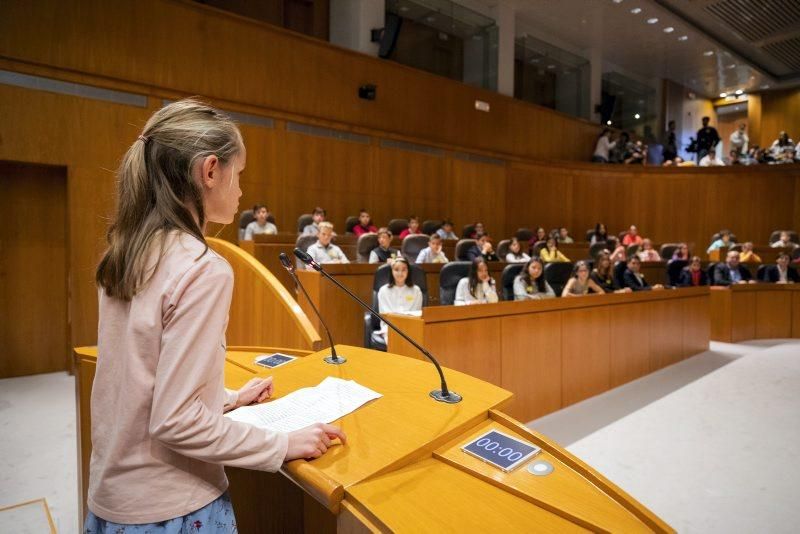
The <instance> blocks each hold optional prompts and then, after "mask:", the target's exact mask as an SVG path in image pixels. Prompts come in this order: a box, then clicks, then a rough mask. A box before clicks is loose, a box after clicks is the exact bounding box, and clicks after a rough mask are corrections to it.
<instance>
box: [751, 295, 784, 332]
mask: <svg viewBox="0 0 800 534" xmlns="http://www.w3.org/2000/svg"><path fill="white" fill-rule="evenodd" d="M781 289H783V288H781ZM754 319H755V338H756V339H776V338H787V337H792V294H791V292H789V291H768V290H767V291H765V290H762V291H758V292H756V293H755V314H754Z"/></svg>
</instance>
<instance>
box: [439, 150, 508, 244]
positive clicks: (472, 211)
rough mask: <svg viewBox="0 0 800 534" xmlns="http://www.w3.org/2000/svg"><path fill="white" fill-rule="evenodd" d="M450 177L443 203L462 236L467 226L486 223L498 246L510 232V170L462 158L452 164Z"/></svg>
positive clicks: (456, 230)
mask: <svg viewBox="0 0 800 534" xmlns="http://www.w3.org/2000/svg"><path fill="white" fill-rule="evenodd" d="M450 169H451V171H450V175H449V176H448V180H447V186H446V189H445V191H443V192H442V193H443V198H442V200H443V201H444V202H443V203H445V204H446V205H447V206H448V212H449V213H448V215H449V216H450V217H451V218H452V219H454V221H453V222H454V223H455V225H456V226H455V230H454V231H455V232H456V234H457V235H459V236H460V235H461V234H460V232H461V228H462V226H464V225H465V224H470V223H473V222H476V221H481V222H483V225H484V227H485V228H486V230H487V231H488V232H489V234H491V236H492V237H493V238H494V240H495V243H497V242H499V241H500V239H502V238H503V237H502V236H503V230H504V229H505V228H506V213H507V206H506V197H505V194H504V192H505V190H506V167H505V165H494V164H490V163H479V162H475V161H467V160H463V159H459V158H452V159H451V160H450Z"/></svg>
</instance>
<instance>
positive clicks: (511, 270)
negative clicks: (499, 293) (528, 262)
mask: <svg viewBox="0 0 800 534" xmlns="http://www.w3.org/2000/svg"><path fill="white" fill-rule="evenodd" d="M523 267H525V264H524V263H510V264H508V265H506V266H505V268H504V269H503V275H502V277H501V278H500V281H501V285H502V286H503V300H514V278H516V277H517V275H518V274H519V273H521V272H522V268H523Z"/></svg>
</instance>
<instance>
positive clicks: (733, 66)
mask: <svg viewBox="0 0 800 534" xmlns="http://www.w3.org/2000/svg"><path fill="white" fill-rule="evenodd" d="M728 68H729V69H735V68H736V63H731V64H730V65H728Z"/></svg>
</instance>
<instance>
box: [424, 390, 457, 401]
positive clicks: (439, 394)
mask: <svg viewBox="0 0 800 534" xmlns="http://www.w3.org/2000/svg"><path fill="white" fill-rule="evenodd" d="M430 395H431V397H433V398H434V399H435V400H437V401H439V402H446V403H447V404H456V403H459V402H461V395H459V394H458V393H456V392H455V391H453V390H452V389H451V390H450V395H449V396H447V397H445V396H444V395H443V394H442V390H441V389H434V390H433V391H431V393H430Z"/></svg>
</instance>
